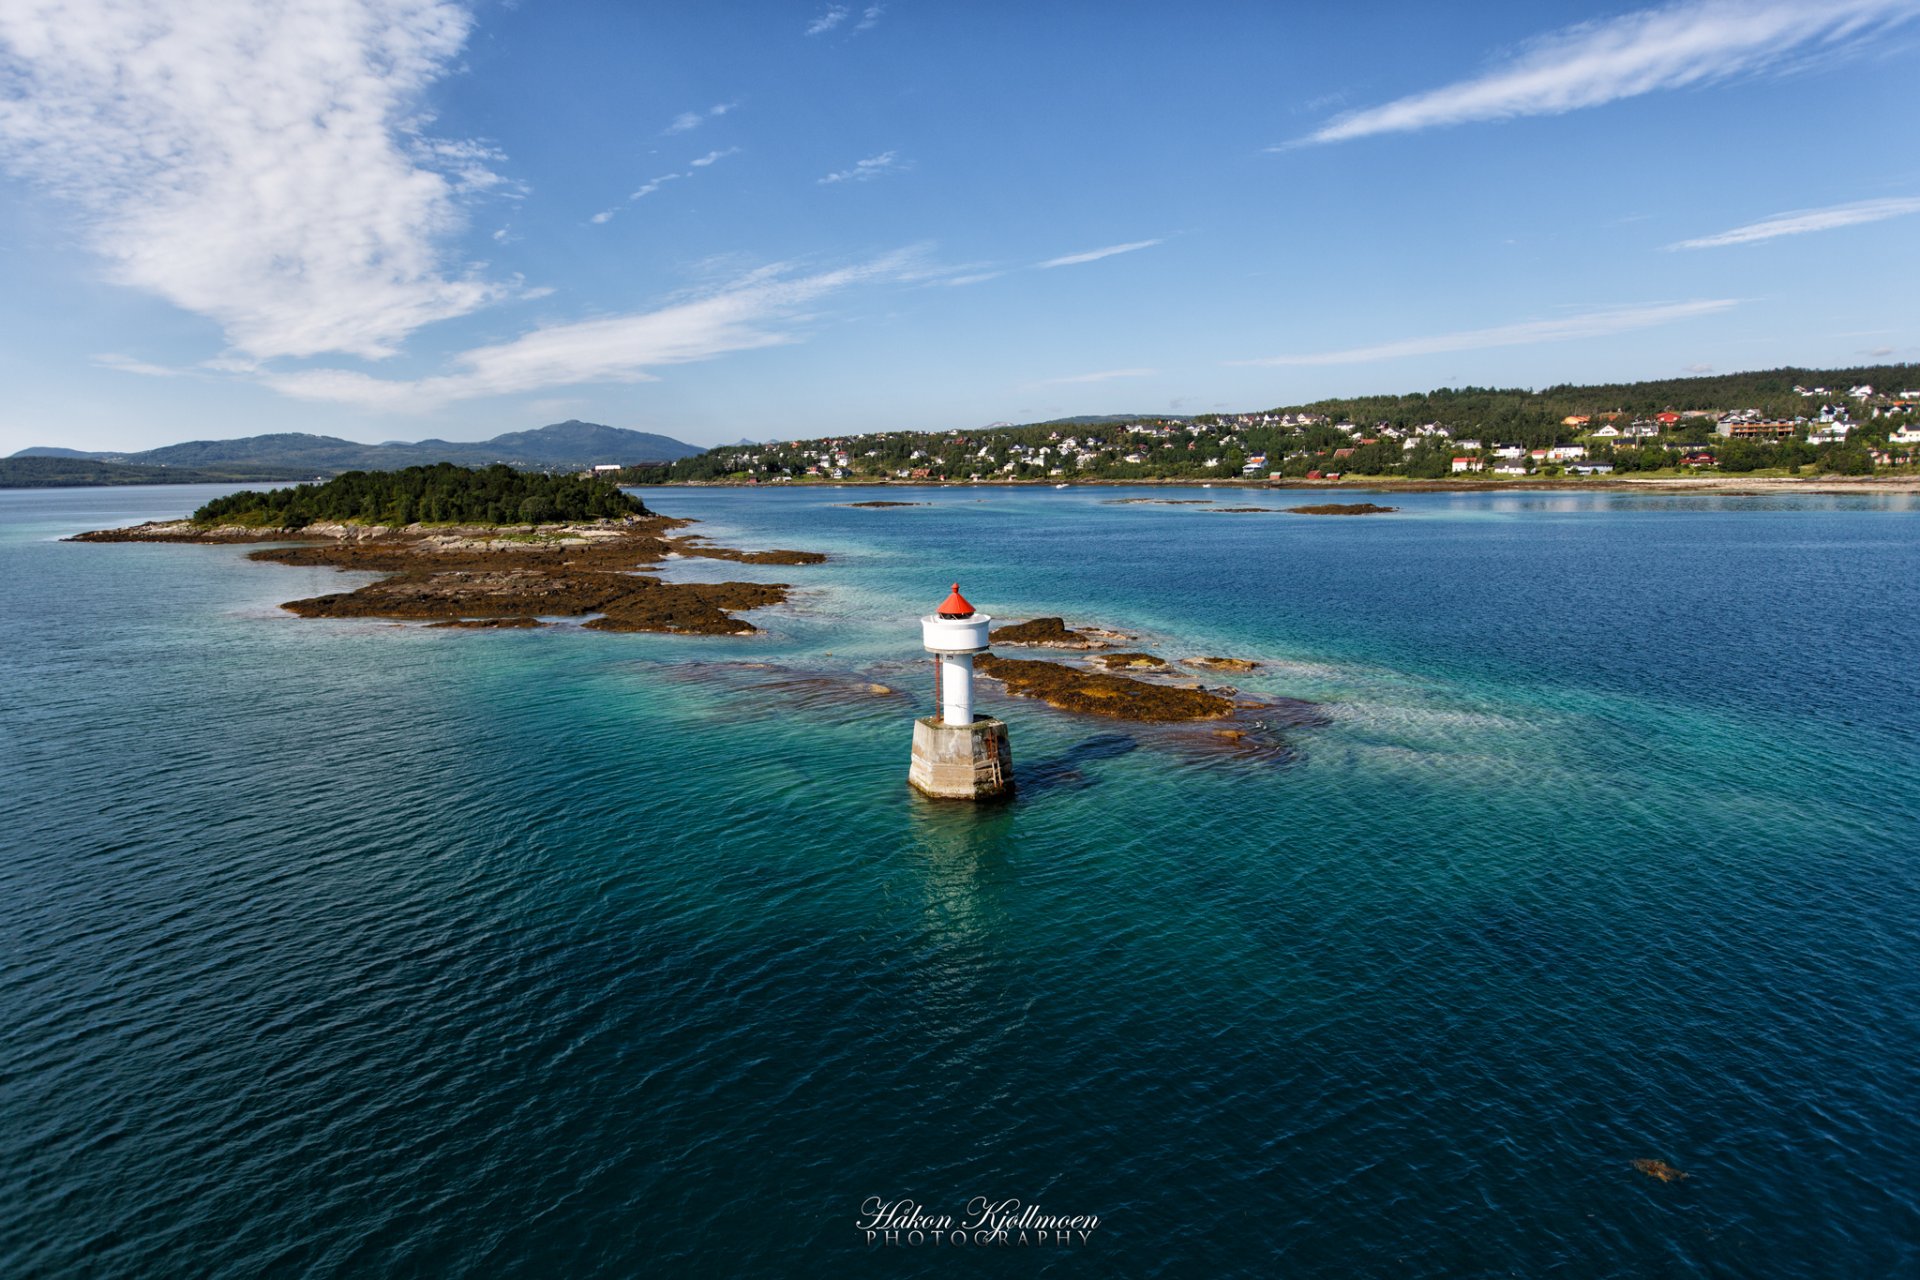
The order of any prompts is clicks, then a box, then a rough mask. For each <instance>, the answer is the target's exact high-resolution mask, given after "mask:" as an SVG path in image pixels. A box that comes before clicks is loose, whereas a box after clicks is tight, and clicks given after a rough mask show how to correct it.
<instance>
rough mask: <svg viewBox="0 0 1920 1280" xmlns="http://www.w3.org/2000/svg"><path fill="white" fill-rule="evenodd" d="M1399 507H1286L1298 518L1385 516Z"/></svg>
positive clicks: (1327, 504) (1331, 504) (1353, 504)
mask: <svg viewBox="0 0 1920 1280" xmlns="http://www.w3.org/2000/svg"><path fill="white" fill-rule="evenodd" d="M1399 509H1400V508H1398V507H1382V506H1379V505H1377V504H1375V503H1371V502H1321V503H1317V504H1315V505H1313V506H1310V507H1285V508H1283V510H1285V511H1286V512H1287V513H1288V514H1290V515H1296V516H1383V515H1386V514H1388V513H1389V512H1393V511H1398V510H1399Z"/></svg>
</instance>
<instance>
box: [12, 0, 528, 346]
mask: <svg viewBox="0 0 1920 1280" xmlns="http://www.w3.org/2000/svg"><path fill="white" fill-rule="evenodd" d="M471 21H472V20H471V17H470V15H469V14H468V13H467V12H466V11H465V10H464V9H462V8H460V7H458V6H457V5H455V4H451V3H446V2H444V0H303V2H302V3H293V2H292V0H280V2H259V0H196V2H195V3H192V4H175V3H166V2H165V0H67V2H64V3H60V4H52V3H47V4H21V3H6V4H0V82H4V83H6V84H7V86H8V87H7V90H6V92H4V93H0V161H4V162H5V163H7V164H8V165H10V166H11V167H12V168H13V169H15V170H16V171H17V172H19V173H21V174H23V175H25V176H26V177H28V178H29V179H31V180H32V181H34V182H35V183H37V184H39V185H40V186H41V187H43V188H44V189H46V190H48V191H50V192H52V193H54V194H56V195H57V196H58V197H60V198H62V199H64V200H66V201H68V202H70V203H71V204H72V205H73V206H75V207H76V208H77V209H78V210H79V211H80V214H81V226H82V228H83V231H84V233H85V235H86V236H87V237H88V239H89V241H90V243H91V244H92V246H93V247H94V248H95V249H96V250H97V251H98V252H99V253H100V254H101V255H103V256H104V257H105V258H106V259H107V261H108V262H109V263H111V264H112V269H113V274H114V276H115V278H117V279H118V280H119V281H120V282H122V283H124V284H127V285H131V286H133V287H136V288H140V289H144V290H147V291H149V292H152V293H155V294H158V295H159V296H160V297H162V298H165V299H166V300H168V301H169V302H171V303H173V304H174V305H176V306H178V307H180V308H182V309H184V310H186V311H190V312H193V313H195V314H197V315H202V316H206V317H209V318H210V319H212V320H214V321H215V322H217V323H218V324H219V325H220V326H221V327H222V328H223V329H224V330H225V333H226V336H227V340H228V341H229V342H230V343H231V344H232V346H233V347H234V349H235V350H236V351H238V352H241V353H244V354H245V355H247V356H251V357H255V358H270V357H274V356H311V355H317V354H321V353H326V352H345V353H351V354H354V355H360V356H365V357H369V358H378V357H382V356H386V355H390V354H392V353H393V352H394V350H395V348H396V346H397V344H399V343H400V342H401V341H402V340H403V339H404V338H406V336H407V335H408V334H410V333H412V332H413V331H414V330H416V329H418V328H420V327H421V326H422V325H426V324H430V323H432V322H434V321H436V320H444V319H447V318H449V317H453V316H458V315H463V314H466V313H468V312H471V311H473V310H475V309H477V308H479V307H483V306H485V305H487V304H488V303H490V302H492V301H494V300H496V299H498V298H500V297H501V296H503V295H504V294H505V293H506V292H507V289H506V288H505V287H504V286H502V285H500V284H495V283H490V282H487V281H485V280H482V279H480V278H478V276H477V275H475V274H473V273H472V272H471V271H468V272H466V273H458V272H450V271H449V270H448V263H447V260H446V257H445V255H444V253H443V252H442V246H443V245H444V243H445V241H446V239H447V237H449V236H450V235H451V234H452V233H453V232H455V231H457V230H459V229H460V228H461V227H462V225H463V217H462V210H461V197H462V195H463V193H473V192H480V191H486V190H488V189H489V188H496V187H501V186H503V185H506V184H505V180H504V179H502V178H501V177H500V176H499V175H498V174H497V173H495V172H494V171H493V169H492V168H491V167H490V166H491V165H492V164H493V163H495V162H497V161H498V160H499V159H500V157H499V155H498V153H497V152H495V151H493V150H492V149H491V148H489V147H486V146H485V145H483V144H480V143H474V142H461V141H447V140H432V139H428V138H425V137H423V136H421V135H420V134H419V133H418V132H417V130H418V124H417V122H416V115H415V113H416V112H417V111H418V109H419V105H420V98H421V96H422V94H423V92H424V90H425V89H426V88H427V86H428V85H429V84H431V83H432V82H433V81H434V80H435V79H437V78H438V77H439V76H440V75H442V74H443V73H444V72H445V70H446V69H447V68H448V66H449V65H450V64H451V62H452V61H453V59H454V58H455V57H456V56H457V55H458V53H459V51H460V48H461V46H462V44H463V43H464V42H465V40H466V36H467V31H468V28H469V26H470V24H471Z"/></svg>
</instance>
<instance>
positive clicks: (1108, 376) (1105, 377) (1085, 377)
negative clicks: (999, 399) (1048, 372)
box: [1040, 369, 1160, 387]
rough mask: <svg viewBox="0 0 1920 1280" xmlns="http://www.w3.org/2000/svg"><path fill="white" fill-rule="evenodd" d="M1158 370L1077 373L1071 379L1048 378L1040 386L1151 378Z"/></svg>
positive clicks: (1115, 370) (1114, 370)
mask: <svg viewBox="0 0 1920 1280" xmlns="http://www.w3.org/2000/svg"><path fill="white" fill-rule="evenodd" d="M1159 372H1160V371H1159V370H1158V369H1108V370H1106V371H1105V372H1104V373H1076V374H1074V375H1073V376H1072V377H1070V378H1048V379H1046V380H1045V381H1043V382H1042V383H1041V384H1040V385H1041V386H1043V387H1057V386H1062V385H1065V384H1067V383H1075V382H1111V381H1112V380H1113V379H1115V378H1151V377H1154V376H1155V375H1157V374H1158V373H1159Z"/></svg>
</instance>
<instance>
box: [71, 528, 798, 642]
mask: <svg viewBox="0 0 1920 1280" xmlns="http://www.w3.org/2000/svg"><path fill="white" fill-rule="evenodd" d="M685 523H686V522H685V521H680V520H671V519H667V518H665V517H660V516H651V517H636V518H632V519H625V520H609V521H600V522H596V523H591V524H584V525H560V526H541V527H538V528H532V527H514V528H483V527H474V528H460V529H433V530H430V531H429V530H425V529H421V528H420V527H418V526H413V527H409V528H406V529H380V530H373V529H368V528H365V527H361V526H320V525H309V526H307V527H306V528H304V529H300V530H297V531H290V530H268V531H262V530H258V529H246V530H241V529H224V528H210V529H209V528H200V527H197V526H195V525H193V524H191V523H189V522H185V521H176V522H172V523H164V524H150V525H141V526H137V527H135V528H132V529H111V530H104V531H102V532H100V533H96V534H83V535H81V537H80V538H79V539H78V540H79V541H89V542H213V543H229V542H268V541H270V542H278V543H291V544H292V545H283V546H273V547H265V548H262V549H261V550H258V551H255V552H253V553H252V554H251V556H250V557H249V558H250V559H254V560H267V561H272V562H274V563H276V564H290V565H329V566H332V567H333V568H336V569H342V570H352V571H359V572H371V573H380V574H385V575H387V576H385V577H383V578H381V579H380V580H379V581H377V582H372V583H368V584H367V585H366V586H363V587H359V588H357V589H355V590H353V591H342V592H337V593H334V594H330V595H324V596H314V597H312V598H310V599H306V600H294V601H290V602H289V603H287V604H285V605H282V606H281V607H282V608H284V609H286V610H287V611H289V612H291V613H295V614H298V615H300V616H301V617H303V618H398V619H407V620H417V621H431V622H434V623H437V624H440V625H447V626H471V627H524V626H537V625H539V623H538V619H539V618H541V617H586V616H588V615H598V616H595V617H592V618H591V620H590V621H588V622H587V623H586V625H587V626H588V627H591V628H593V629H595V630H598V631H668V632H677V633H683V634H694V635H750V634H752V633H753V632H754V630H755V629H756V628H755V627H754V626H753V624H752V623H750V622H748V621H746V620H745V619H743V618H740V617H737V616H735V615H736V614H738V613H740V612H743V611H745V610H748V609H758V608H763V607H765V606H767V605H772V604H779V603H781V602H782V601H784V600H785V599H786V598H787V588H786V585H785V584H783V583H760V582H697V583H678V582H663V581H661V580H660V579H659V578H655V577H649V576H646V575H644V574H641V573H638V572H636V570H641V569H648V568H653V567H656V566H657V565H658V564H659V563H660V562H661V561H662V560H663V559H665V558H666V556H667V555H668V554H669V553H670V552H679V553H680V554H682V555H695V556H702V557H707V558H711V559H719V560H736V561H741V562H744V563H748V564H817V563H819V562H820V561H822V560H824V559H825V558H826V557H824V556H822V555H820V554H819V553H818V552H812V551H735V550H733V549H731V548H727V547H712V546H707V545H705V544H704V542H696V541H693V540H691V539H689V538H687V537H673V538H670V537H667V536H665V535H666V533H667V531H669V530H671V529H675V528H678V527H680V526H681V525H684V524H685Z"/></svg>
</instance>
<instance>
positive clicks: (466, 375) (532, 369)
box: [260, 254, 911, 412]
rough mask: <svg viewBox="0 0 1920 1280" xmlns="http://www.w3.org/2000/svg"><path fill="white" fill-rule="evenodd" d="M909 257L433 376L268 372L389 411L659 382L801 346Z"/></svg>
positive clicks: (539, 338) (528, 337) (544, 338)
mask: <svg viewBox="0 0 1920 1280" xmlns="http://www.w3.org/2000/svg"><path fill="white" fill-rule="evenodd" d="M910 272H911V264H910V263H909V261H908V260H907V257H906V256H905V255H899V254H896V255H891V256H888V257H885V258H881V259H878V260H876V261H874V262H869V263H865V264H862V265H858V266H852V267H843V268H840V269H837V270H833V271H821V272H816V273H814V274H812V275H806V276H794V275H792V274H791V272H790V271H789V270H788V269H787V268H785V267H783V266H772V267H763V268H760V269H759V270H756V271H753V272H749V273H748V274H747V275H745V276H743V277H741V278H739V279H737V280H735V281H734V282H733V283H732V284H730V285H728V286H725V287H723V288H721V289H718V290H715V291H713V292H710V293H707V294H704V295H700V296H696V297H692V298H688V299H685V300H682V301H679V302H675V303H672V304H670V305H667V306H663V307H659V308H656V309H655V310H652V311H643V312H636V313H633V314H629V315H618V316H607V317H603V318H600V319H595V320H582V321H575V322H573V323H569V324H556V325H549V326H546V327H544V328H540V329H535V330H533V331H532V332H530V333H527V334H524V335H522V336H521V337H518V338H515V339H513V340H512V341H510V342H503V343H498V344H495V345H492V346H486V347H476V348H474V349H472V350H470V351H465V352H462V353H461V354H460V355H459V356H457V357H455V359H454V361H453V363H454V365H455V366H456V369H455V372H452V373H446V374H439V375H435V376H431V377H425V378H412V379H402V378H375V377H372V376H370V375H368V374H365V373H361V372H359V371H357V370H350V369H308V370H302V371H299V372H295V373H267V374H262V375H260V380H261V381H262V382H263V383H265V384H266V385H267V386H269V387H271V388H273V389H274V390H276V391H279V392H281V393H283V394H285V395H290V396H295V397H298V398H300V399H303V400H318V401H325V402H328V403H333V404H345V405H351V406H353V407H355V408H358V409H366V410H374V411H383V412H423V411H426V410H429V409H433V408H437V407H439V406H442V405H446V404H450V403H453V402H456V401H461V400H473V399H478V398H480V397H483V396H496V395H513V394H518V393H521V392H527V391H538V390H543V389H546V388H550V387H566V386H575V385H579V384H582V383H607V382H613V383H634V382H653V381H657V378H656V376H655V375H654V374H652V373H650V372H648V370H650V369H653V368H658V367H660V366H663V365H674V364H688V363H692V362H695V361H701V360H711V359H713V358H715V357H716V356H721V355H725V354H727V353H729V352H734V351H751V350H754V349H756V348H760V347H773V346H782V345H785V344H787V343H792V342H798V341H799V340H800V336H799V334H797V333H796V332H795V331H794V330H795V326H796V325H797V324H799V323H800V322H801V321H803V320H804V318H805V316H804V311H803V308H805V307H806V306H808V305H809V304H811V303H813V302H815V301H817V300H818V299H821V298H823V297H825V296H827V295H828V294H831V293H835V292H837V291H839V290H842V289H845V288H848V287H850V286H853V285H857V284H863V283H872V282H876V281H886V280H899V279H901V278H903V277H904V276H905V275H907V274H910Z"/></svg>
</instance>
